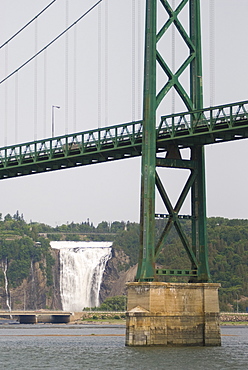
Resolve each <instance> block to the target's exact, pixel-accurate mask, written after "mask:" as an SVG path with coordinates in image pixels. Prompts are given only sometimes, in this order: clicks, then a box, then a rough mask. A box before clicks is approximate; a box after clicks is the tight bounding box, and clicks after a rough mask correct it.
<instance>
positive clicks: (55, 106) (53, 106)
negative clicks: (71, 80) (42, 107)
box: [52, 105, 60, 137]
mask: <svg viewBox="0 0 248 370" xmlns="http://www.w3.org/2000/svg"><path fill="white" fill-rule="evenodd" d="M54 108H58V109H59V108H60V107H59V106H58V105H52V137H54Z"/></svg>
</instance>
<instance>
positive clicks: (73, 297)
mask: <svg viewBox="0 0 248 370" xmlns="http://www.w3.org/2000/svg"><path fill="white" fill-rule="evenodd" d="M50 245H51V247H52V248H54V249H59V264H60V295H61V302H62V309H63V310H64V311H76V312H80V311H82V310H83V309H84V308H85V307H89V308H90V307H97V306H99V292H100V287H101V282H102V277H103V273H104V270H105V267H106V263H107V261H108V260H109V259H110V258H111V255H112V253H111V251H112V248H111V246H112V242H83V241H80V242H74V241H52V242H50Z"/></svg>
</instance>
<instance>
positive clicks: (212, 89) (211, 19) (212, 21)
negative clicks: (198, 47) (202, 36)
mask: <svg viewBox="0 0 248 370" xmlns="http://www.w3.org/2000/svg"><path fill="white" fill-rule="evenodd" d="M214 15H215V8H214V0H210V1H209V57H210V60H209V72H210V78H209V81H210V106H211V107H212V106H213V105H214V104H215V18H214Z"/></svg>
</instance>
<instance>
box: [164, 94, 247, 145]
mask: <svg viewBox="0 0 248 370" xmlns="http://www.w3.org/2000/svg"><path fill="white" fill-rule="evenodd" d="M247 120H248V101H242V102H238V103H233V104H225V105H220V106H215V107H210V108H204V109H201V110H195V111H193V112H183V113H179V114H178V113H177V114H172V115H169V116H162V117H161V121H160V124H159V126H158V129H157V135H158V136H160V135H162V136H163V135H168V136H169V137H171V138H172V137H177V136H182V135H187V134H188V135H194V134H197V133H200V132H213V131H217V130H219V129H223V128H233V127H235V126H237V125H240V124H241V122H242V121H246V122H247Z"/></svg>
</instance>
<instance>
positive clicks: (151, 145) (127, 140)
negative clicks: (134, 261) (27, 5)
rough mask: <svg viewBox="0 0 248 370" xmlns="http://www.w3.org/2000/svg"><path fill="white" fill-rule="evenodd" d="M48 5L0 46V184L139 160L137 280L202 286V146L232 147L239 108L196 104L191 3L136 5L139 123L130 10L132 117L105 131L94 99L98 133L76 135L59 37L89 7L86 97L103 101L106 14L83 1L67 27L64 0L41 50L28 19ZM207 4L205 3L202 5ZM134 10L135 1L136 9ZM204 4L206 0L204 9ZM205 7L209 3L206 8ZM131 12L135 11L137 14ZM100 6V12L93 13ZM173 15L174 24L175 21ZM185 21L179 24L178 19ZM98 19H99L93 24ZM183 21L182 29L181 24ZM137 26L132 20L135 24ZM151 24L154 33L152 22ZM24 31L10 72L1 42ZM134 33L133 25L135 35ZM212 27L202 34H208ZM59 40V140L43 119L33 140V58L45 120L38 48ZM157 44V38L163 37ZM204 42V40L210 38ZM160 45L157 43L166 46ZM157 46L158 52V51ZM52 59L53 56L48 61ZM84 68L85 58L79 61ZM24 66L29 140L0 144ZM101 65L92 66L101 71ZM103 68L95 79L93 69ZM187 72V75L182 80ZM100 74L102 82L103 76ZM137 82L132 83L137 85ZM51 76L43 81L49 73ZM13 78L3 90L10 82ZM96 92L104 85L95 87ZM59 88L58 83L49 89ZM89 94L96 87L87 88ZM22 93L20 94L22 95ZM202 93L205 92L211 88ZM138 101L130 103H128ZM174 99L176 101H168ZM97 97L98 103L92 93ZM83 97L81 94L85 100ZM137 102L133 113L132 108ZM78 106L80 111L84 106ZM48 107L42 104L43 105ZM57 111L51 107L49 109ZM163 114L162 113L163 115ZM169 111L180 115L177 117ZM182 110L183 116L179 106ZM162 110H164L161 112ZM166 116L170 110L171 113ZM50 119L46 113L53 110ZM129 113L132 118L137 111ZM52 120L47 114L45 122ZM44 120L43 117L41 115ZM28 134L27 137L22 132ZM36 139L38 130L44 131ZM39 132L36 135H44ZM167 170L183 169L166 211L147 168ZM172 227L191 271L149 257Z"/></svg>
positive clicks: (245, 133) (242, 119)
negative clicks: (24, 45) (30, 37)
mask: <svg viewBox="0 0 248 370" xmlns="http://www.w3.org/2000/svg"><path fill="white" fill-rule="evenodd" d="M54 3H56V1H52V2H51V3H49V4H48V5H47V6H46V7H45V8H44V9H42V11H40V12H39V13H38V14H36V15H35V16H34V17H33V18H32V19H31V20H30V21H29V22H28V23H27V24H26V25H25V26H24V27H21V28H20V31H18V32H16V33H15V34H14V35H13V36H12V37H10V38H8V39H7V40H6V41H5V42H3V43H2V45H1V49H3V50H4V49H5V50H7V51H5V75H4V76H3V77H2V78H1V81H0V83H1V85H3V86H5V88H4V89H3V95H2V96H3V101H5V108H4V107H3V106H2V110H3V111H4V110H5V124H4V126H5V127H4V130H3V131H4V134H3V137H4V140H5V145H4V146H2V147H1V148H0V179H7V178H13V177H21V176H25V175H31V174H37V173H44V172H50V171H54V170H60V169H65V168H71V167H80V166H85V165H92V164H96V163H102V162H108V161H116V160H121V159H125V158H132V157H137V156H141V157H142V175H141V247H140V257H139V268H138V273H137V280H138V281H153V279H154V277H155V276H156V275H169V276H179V277H182V276H186V277H189V278H190V281H191V282H208V281H209V279H210V273H209V269H208V257H207V239H206V196H205V170H204V167H205V166H204V146H205V145H208V144H214V143H222V142H227V141H234V140H240V139H244V138H247V137H248V101H240V102H235V103H230V104H224V105H218V106H214V105H212V106H211V107H208V108H204V107H203V88H202V52H201V24H200V1H199V0H194V1H189V0H183V1H176V2H175V0H173V1H171V2H168V1H164V0H161V1H155V0H148V1H147V2H146V7H145V11H146V21H145V27H144V31H145V44H144V48H145V55H144V77H143V83H144V90H143V117H142V119H141V118H140V117H139V119H138V120H136V119H135V116H137V113H136V111H139V109H140V107H139V106H140V103H137V102H138V99H140V97H139V95H140V94H138V92H139V89H140V83H141V77H140V75H139V74H140V65H138V62H137V59H139V58H140V55H139V52H138V56H135V52H136V49H137V50H139V48H140V45H139V43H138V41H139V39H138V34H139V33H140V29H141V28H139V27H140V26H139V27H138V26H137V24H138V22H136V20H137V19H136V18H135V12H137V13H139V16H140V14H142V11H141V9H140V8H139V7H138V5H135V3H134V2H133V3H132V11H133V13H132V17H133V18H132V31H133V36H132V52H131V58H132V63H133V65H132V77H133V79H132V82H131V85H132V86H131V89H130V95H131V96H132V99H133V101H132V102H131V105H132V109H131V111H132V117H131V118H132V119H131V120H130V121H127V123H124V124H118V125H116V124H114V125H111V126H110V125H109V124H108V121H109V119H108V118H109V117H108V109H109V108H108V107H106V106H105V108H104V110H105V112H104V115H105V120H104V121H105V125H102V119H101V118H100V116H101V115H102V111H103V104H102V102H101V99H98V118H97V122H98V127H97V128H95V127H94V128H93V129H92V128H91V129H87V130H85V131H79V132H76V130H75V128H76V124H75V125H74V132H73V133H67V131H68V122H69V116H70V117H72V115H73V114H72V113H71V115H70V114H69V108H70V101H71V98H69V96H68V94H69V91H70V83H69V72H68V71H69V38H68V37H69V36H67V35H68V32H69V31H71V29H73V28H75V29H76V27H78V24H79V23H80V22H84V21H85V20H87V17H90V16H91V13H93V12H96V11H97V9H98V22H99V24H100V26H99V24H98V31H97V32H96V35H95V36H96V39H97V40H98V44H97V45H98V46H97V48H98V63H99V65H100V67H99V66H98V92H97V91H95V92H94V93H95V96H96V95H97V94H98V95H101V93H102V90H104V94H103V95H104V98H103V99H104V100H105V103H106V102H107V101H108V96H109V91H108V86H107V78H108V75H109V73H110V69H109V68H108V60H109V55H108V53H107V51H108V37H107V36H108V23H107V22H108V17H109V13H108V8H107V5H106V4H105V8H103V9H105V10H104V17H102V13H103V10H101V9H102V8H100V7H101V6H102V3H104V1H98V2H96V3H94V4H93V3H90V2H89V4H88V5H89V6H88V8H87V9H86V10H84V11H83V13H82V14H81V16H79V17H76V20H74V21H73V22H72V23H71V24H69V21H68V14H69V10H68V9H69V3H68V1H65V15H66V27H65V29H64V30H63V31H62V32H60V33H59V34H58V35H57V36H56V37H53V38H52V39H51V40H50V41H49V42H48V43H46V44H45V46H43V47H41V48H40V49H38V24H37V19H39V18H40V17H43V16H44V14H45V13H46V12H49V11H50V9H51V8H52V7H53V6H54ZM210 3H211V2H210ZM137 4H138V3H137ZM212 4H213V3H212ZM212 6H213V5H212ZM137 7H138V8H137ZM99 9H100V10H99ZM181 15H182V19H181V18H180V17H181ZM186 15H187V17H186ZM101 17H102V18H101ZM185 17H186V18H187V19H188V25H187V22H186V25H184V24H183V23H184V21H185ZM139 19H141V16H140V18H139ZM102 22H103V23H104V26H105V29H104V33H105V39H104V42H103V41H102V37H103V33H102V28H101V23H102ZM157 23H159V24H160V25H159V29H158V25H157ZM31 24H34V39H35V40H34V41H35V52H34V54H33V55H32V57H29V58H27V59H26V60H25V62H21V63H20V65H19V66H18V67H14V68H13V70H12V71H11V72H10V71H9V69H10V66H9V64H10V65H11V67H12V64H13V63H12V61H11V59H10V56H11V53H10V44H11V42H13V40H15V38H16V37H19V34H21V33H22V32H25V30H26V28H28V27H30V25H31ZM137 27H138V28H137ZM212 29H213V27H212V28H211V29H210V30H212ZM168 32H170V33H169V37H170V42H169V44H170V46H171V48H172V52H171V53H170V57H171V61H170V62H168V61H167V60H166V55H165V54H166V53H165V49H166V48H165V45H166V43H165V44H163V43H162V42H161V40H163V39H164V37H165V35H167V33H168ZM62 37H66V39H65V65H64V74H63V77H64V79H65V92H64V94H65V105H66V107H65V119H64V122H65V132H66V133H65V134H63V135H59V136H57V135H54V122H52V124H53V127H52V137H48V138H45V139H37V135H38V131H39V130H38V126H39V125H38V118H39V114H38V100H39V99H38V96H39V92H38V85H39V81H40V77H39V76H38V73H37V70H38V61H37V60H38V58H40V55H41V54H44V55H45V56H44V65H43V74H44V81H43V90H44V99H43V100H44V101H43V104H44V116H46V115H47V112H46V109H47V108H46V105H47V100H48V98H47V96H46V94H47V90H49V89H48V84H47V80H48V76H47V75H48V71H47V64H48V61H47V50H49V48H50V47H51V48H52V47H53V46H54V43H56V42H60V39H61V38H62ZM179 39H180V43H182V44H183V45H184V47H185V48H186V50H187V51H186V53H185V56H184V58H183V59H182V60H179V59H180V58H179V56H178V55H177V49H179V46H176V45H180V43H179V41H178V40H179ZM165 41H166V39H165ZM212 41H213V40H212ZM166 42H167V41H166ZM77 44H78V41H76V33H74V41H73V45H74V55H73V56H74V62H73V63H74V77H73V81H74V97H75V91H76V87H77V74H76V72H75V71H76V69H77V68H78V66H76V64H75V63H76V59H77V51H76V46H77ZM161 44H162V46H161ZM103 49H105V57H104V61H103V60H102V59H103V57H102V53H103ZM53 57H54V55H53ZM88 62H90V60H89V59H88ZM30 63H34V65H33V67H32V68H33V72H32V73H34V92H33V95H34V98H33V102H34V103H33V104H34V110H33V131H34V139H33V140H29V141H23V142H21V143H17V144H12V145H7V141H8V140H9V139H8V135H7V134H8V127H9V120H10V118H9V117H8V113H7V108H6V106H8V104H9V103H8V99H9V95H10V89H12V90H11V91H12V94H13V95H14V96H15V99H14V100H15V104H14V105H15V109H13V110H14V111H15V112H14V117H13V113H12V116H11V117H12V118H11V119H12V121H13V120H14V121H15V125H12V126H15V130H14V131H15V134H14V136H15V140H16V141H18V139H17V136H18V135H17V133H18V131H20V129H18V121H19V118H18V114H19V113H20V110H21V107H20V99H21V98H20V96H19V95H20V92H19V90H18V89H19V85H20V80H21V77H20V76H21V73H22V70H23V69H24V68H26V66H27V65H29V64H30ZM101 63H102V64H101ZM103 71H104V72H103ZM185 71H187V74H188V77H187V78H185V77H184V73H185ZM103 75H104V76H103ZM137 75H138V80H139V81H138V82H137V81H136V80H137ZM50 77H51V75H50ZM14 78H15V83H13V84H12V85H13V86H12V87H10V86H9V85H8V83H9V84H10V82H9V81H10V80H11V79H14ZM103 85H104V87H103ZM59 88H60V85H58V89H59ZM96 90H97V89H96ZM29 94H30V92H29ZM169 94H171V96H170V99H171V102H172V108H171V111H172V112H173V113H172V114H171V113H170V114H166V113H164V112H165V111H167V110H168V104H167V103H166V98H167V97H168V96H169ZM211 94H212V95H213V94H214V89H213V87H212V90H211ZM137 96H138V97H137ZM175 96H176V98H175ZM98 98H99V96H98ZM85 99H87V96H86V97H85ZM73 104H74V120H75V121H76V119H75V116H76V114H75V112H76V102H75V101H74V103H72V105H73ZM135 104H137V105H138V108H136V107H135ZM86 105H87V104H86ZM51 106H52V104H51ZM52 107H53V108H60V107H59V106H55V105H53V106H52ZM165 107H166V109H165ZM179 108H181V109H180V110H179ZM182 108H184V109H182ZM163 109H165V111H163ZM175 110H176V111H177V112H179V113H177V112H175ZM53 114H54V111H53ZM138 115H139V116H141V114H140V113H139V112H138ZM53 119H54V116H53ZM45 121H46V117H45ZM29 131H30V130H29ZM44 133H45V130H44ZM45 136H46V135H45V134H44V137H45ZM183 149H188V151H189V153H190V154H189V155H188V157H187V158H184V157H183V155H182V150H183ZM165 167H166V168H177V169H187V170H189V172H190V175H189V177H188V179H187V181H186V184H185V185H184V187H183V190H182V192H181V194H180V195H179V198H178V201H177V203H176V205H175V206H172V202H171V201H170V199H169V197H168V194H167V193H166V191H165V188H164V185H163V182H162V180H161V178H160V177H159V174H158V172H157V171H156V168H165ZM156 188H157V189H158V193H159V194H160V196H161V199H162V203H163V204H164V206H165V209H166V211H167V213H163V214H159V213H157V212H156V210H155V189H156ZM189 193H191V214H190V215H185V217H186V218H188V219H190V220H191V222H192V235H191V240H189V239H188V238H187V236H186V234H185V232H184V231H183V228H182V225H181V223H180V219H181V218H182V217H183V216H182V215H180V210H181V208H182V205H183V204H184V202H185V199H186V197H187V196H188V194H189ZM155 217H161V218H165V219H168V222H167V224H166V226H165V228H164V231H163V233H162V235H161V236H160V238H159V241H158V243H157V244H155ZM172 226H174V227H175V229H176V231H177V233H178V235H179V237H180V239H181V242H182V245H183V247H184V248H185V250H186V252H187V255H188V257H189V261H190V264H191V268H185V267H180V268H177V269H175V268H173V269H169V268H159V269H158V268H156V267H155V261H156V258H157V257H158V254H159V252H160V251H161V249H162V248H163V247H164V245H165V243H166V239H167V236H168V234H169V233H170V230H171V228H172Z"/></svg>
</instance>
